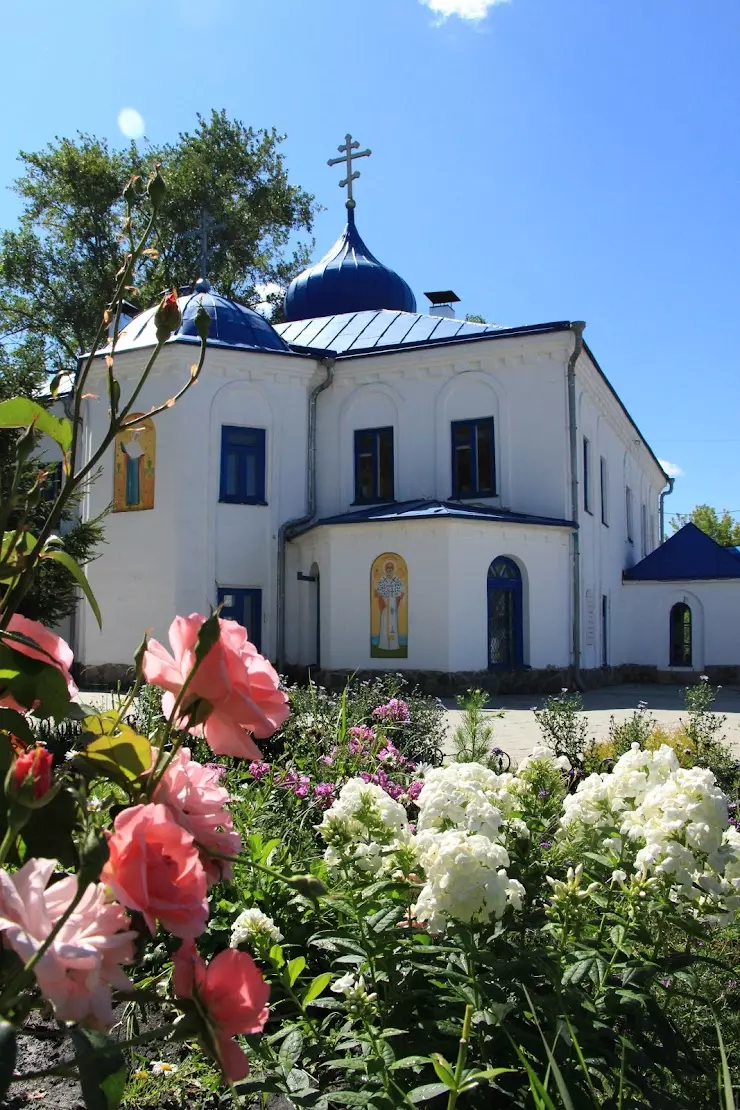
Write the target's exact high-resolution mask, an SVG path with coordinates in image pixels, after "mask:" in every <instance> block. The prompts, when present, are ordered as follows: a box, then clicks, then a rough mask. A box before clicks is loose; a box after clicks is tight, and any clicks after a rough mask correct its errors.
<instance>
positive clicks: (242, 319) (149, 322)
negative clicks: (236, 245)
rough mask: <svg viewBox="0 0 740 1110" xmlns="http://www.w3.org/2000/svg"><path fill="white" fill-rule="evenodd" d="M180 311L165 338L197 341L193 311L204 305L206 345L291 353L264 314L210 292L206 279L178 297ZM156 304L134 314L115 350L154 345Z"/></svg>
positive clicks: (175, 340) (123, 330)
mask: <svg viewBox="0 0 740 1110" xmlns="http://www.w3.org/2000/svg"><path fill="white" fill-rule="evenodd" d="M177 303H178V305H179V307H180V312H181V313H182V323H181V324H180V327H179V328H178V330H177V331H176V332H175V333H174V335H173V336H172V337H171V338H170V339H169V340H168V342H170V343H172V342H175V343H200V339H199V338H198V333H197V331H196V328H195V315H196V313H197V311H198V308H199V307H200V305H203V307H204V308H205V310H206V312H207V313H208V315H209V316H210V317H211V330H210V332H209V333H208V343H209V345H215V346H219V347H239V348H252V349H257V350H261V351H282V352H284V353H286V354H289V353H290V348H289V346H288V344H287V343H286V342H285V340H284V339H281V338H280V336H279V335H278V333H277V332H276V331H275V329H274V328H273V326H272V324H270V323H269V322H268V321H267V320H266V319H265V318H264V316H260V314H259V313H258V312H254V311H253V310H252V309H251V308H247V307H246V306H245V305H243V304H237V302H236V301H230V300H228V298H227V297H221V296H219V294H218V293H212V292H211V287H210V285H209V284H208V282H207V281H199V282H197V283H196V286H195V292H194V293H188V294H185V295H183V296H181V297H178V298H177ZM156 311H157V309H156V307H155V308H148V309H147V310H146V311H145V312H142V313H140V314H139V315H138V316H135V317H134V319H133V320H131V321H130V322H129V323H128V324H127V325H126V327H125V328H123V329H122V330H121V333H120V335H119V337H118V342H117V343H116V351H119V352H120V351H127V350H132V349H135V348H138V347H153V346H154V345H155V344H156V342H157V335H156V328H155V326H154V313H155V312H156ZM101 353H103V352H101Z"/></svg>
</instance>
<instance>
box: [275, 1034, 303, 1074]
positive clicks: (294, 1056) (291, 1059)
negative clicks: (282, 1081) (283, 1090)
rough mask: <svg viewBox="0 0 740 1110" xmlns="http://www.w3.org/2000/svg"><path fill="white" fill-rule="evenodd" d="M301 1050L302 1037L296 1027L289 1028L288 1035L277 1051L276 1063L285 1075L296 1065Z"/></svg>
mask: <svg viewBox="0 0 740 1110" xmlns="http://www.w3.org/2000/svg"><path fill="white" fill-rule="evenodd" d="M302 1052H303V1037H302V1036H301V1034H300V1033H299V1031H298V1030H297V1029H291V1031H290V1033H288V1036H287V1037H286V1038H285V1040H284V1041H283V1043H282V1044H281V1045H280V1051H279V1052H278V1063H279V1064H280V1067H281V1069H282V1071H283V1073H284V1074H285V1075H286V1076H287V1075H288V1074H289V1073H290V1072H291V1071H292V1070H293V1068H294V1067H295V1066H296V1064H297V1063H298V1061H299V1060H300V1058H301V1053H302Z"/></svg>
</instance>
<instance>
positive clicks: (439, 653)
mask: <svg viewBox="0 0 740 1110" xmlns="http://www.w3.org/2000/svg"><path fill="white" fill-rule="evenodd" d="M289 550H290V554H289V559H288V566H289V574H288V590H289V595H288V597H289V601H288V613H289V617H288V630H287V636H286V644H287V649H288V658H289V661H290V662H296V663H302V664H307V663H309V662H311V661H312V659H311V658H309V656H310V655H311V653H312V645H311V643H310V632H309V633H307V632H306V629H307V628H310V627H312V626H311V624H310V616H308V615H307V610H306V600H305V599H306V598H307V597H308V596H310V595H309V593H307V592H306V590H307V586H308V584H307V583H303V582H298V580H297V578H296V574H297V572H298V571H301V573H303V574H309V572H310V569H311V566H312V564H313V563H316V564H317V565H318V567H319V568H320V576H321V641H322V643H321V666H322V668H325V669H330V670H331V669H337V670H351V669H355V668H358V669H370V670H441V671H481V670H485V669H486V668H487V666H488V607H487V574H488V568H489V566H490V564H491V562H492V561H493V560H494V559H495V558H497V557H498V556H500V555H505V556H508V557H509V558H511V559H513V560H514V562H516V563H517V565H518V566H519V567H520V569H521V572H522V579H523V587H524V591H523V592H524V621H523V623H524V631H525V643H524V647H525V663H527V664H528V665H529V666H532V667H546V666H550V665H551V666H565V665H567V663H568V658H569V640H568V629H569V618H568V612H569V600H568V599H569V593H568V574H569V566H570V560H569V543H568V532H567V530H565V529H556V528H545V527H540V526H525V525H517V526H514V525H509V526H504V525H494V524H485V525H478V524H473V523H469V522H467V521H454V520H446V521H434V522H433V521H408V522H407V523H404V524H400V523H387V524H382V523H380V524H373V525H370V524H356V525H346V524H344V525H332V526H324V527H321V528H317V529H314V530H312V531H311V532H309V533H307V534H306V535H305V536H302V537H300V538H299V539H298V540H296V541H295V542H294V543H292V544H290V545H289ZM384 552H393V553H395V554H397V555H400V556H401V557H402V558H403V559H405V561H406V563H407V566H408V575H409V581H408V599H407V600H408V606H409V608H408V621H409V642H408V656H407V658H405V659H398V658H390V659H377V658H372V657H371V653H370V570H371V566H372V563H373V561H374V560H375V559H376V557H377V556H378V555H380V554H382V553H384ZM301 591H304V592H303V597H302V598H301ZM296 614H300V620H301V621H303V622H305V623H304V625H303V628H301V627H299V626H298V624H297V622H296V620H295V619H294V618H295V615H296ZM307 635H308V637H309V639H308V640H307Z"/></svg>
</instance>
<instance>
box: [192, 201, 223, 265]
mask: <svg viewBox="0 0 740 1110" xmlns="http://www.w3.org/2000/svg"><path fill="white" fill-rule="evenodd" d="M225 226H226V225H225V224H217V223H216V222H215V220H214V219H213V217H212V216H211V214H210V212H206V210H205V209H203V210H202V211H201V214H200V224H199V226H198V230H197V231H186V232H185V237H186V238H187V239H196V238H197V239H200V277H201V280H202V281H205V280H206V270H207V268H208V235H209V232H211V231H221V230H222V229H223V228H224V227H225Z"/></svg>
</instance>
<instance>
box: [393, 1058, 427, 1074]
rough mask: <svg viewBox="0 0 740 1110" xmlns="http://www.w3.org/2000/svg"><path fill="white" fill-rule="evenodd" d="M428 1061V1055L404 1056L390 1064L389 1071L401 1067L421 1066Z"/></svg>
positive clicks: (425, 1064) (398, 1069)
mask: <svg viewBox="0 0 740 1110" xmlns="http://www.w3.org/2000/svg"><path fill="white" fill-rule="evenodd" d="M428 1063H429V1057H428V1056H404V1057H403V1058H402V1059H401V1060H396V1061H394V1063H392V1064H391V1066H390V1068H389V1069H388V1070H389V1071H400V1070H401V1069H402V1068H422V1067H426V1066H427V1064H428Z"/></svg>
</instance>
